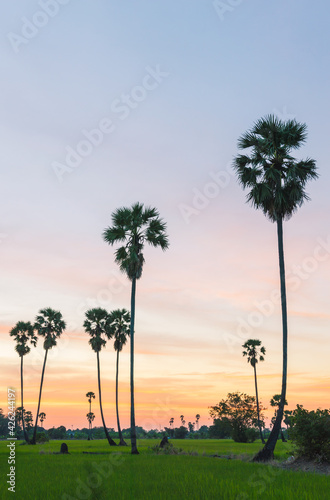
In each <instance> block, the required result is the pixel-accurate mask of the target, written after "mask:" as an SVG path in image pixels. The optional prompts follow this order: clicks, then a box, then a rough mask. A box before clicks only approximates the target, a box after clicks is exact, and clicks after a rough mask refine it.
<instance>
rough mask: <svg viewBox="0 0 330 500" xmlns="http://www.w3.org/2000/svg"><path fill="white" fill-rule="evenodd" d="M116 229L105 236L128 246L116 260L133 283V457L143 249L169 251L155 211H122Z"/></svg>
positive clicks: (116, 216)
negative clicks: (136, 326)
mask: <svg viewBox="0 0 330 500" xmlns="http://www.w3.org/2000/svg"><path fill="white" fill-rule="evenodd" d="M112 224H113V225H112V226H111V227H108V228H107V229H105V231H104V232H103V238H104V240H105V241H106V242H107V243H109V245H114V244H115V243H124V245H123V246H121V247H119V248H118V249H117V250H116V253H115V255H116V257H115V260H116V262H117V264H119V267H120V270H121V271H122V272H124V273H125V274H126V275H127V277H128V279H129V280H130V281H131V282H132V292H131V324H130V354H131V359H130V387H131V453H132V454H138V453H139V452H138V449H137V445H136V429H135V408H134V322H135V291H136V281H137V280H138V279H139V278H141V275H142V269H143V264H144V256H143V246H144V244H145V243H149V244H150V245H152V246H154V247H158V246H159V247H160V248H161V249H162V250H166V248H168V245H169V242H168V237H167V234H166V224H165V222H164V221H163V220H162V219H160V217H159V213H158V211H157V210H156V209H155V208H149V207H144V205H143V204H142V203H135V204H134V205H132V207H130V208H126V207H123V208H118V209H117V210H116V211H115V212H114V213H113V214H112Z"/></svg>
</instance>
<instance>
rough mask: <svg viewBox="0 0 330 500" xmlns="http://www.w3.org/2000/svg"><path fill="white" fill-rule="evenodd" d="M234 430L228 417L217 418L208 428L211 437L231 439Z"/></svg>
mask: <svg viewBox="0 0 330 500" xmlns="http://www.w3.org/2000/svg"><path fill="white" fill-rule="evenodd" d="M232 432H233V431H232V425H231V422H230V421H229V420H228V418H227V417H222V418H215V419H214V420H213V425H210V427H209V429H208V437H209V438H211V439H229V438H231V436H232Z"/></svg>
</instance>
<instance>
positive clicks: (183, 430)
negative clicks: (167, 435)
mask: <svg viewBox="0 0 330 500" xmlns="http://www.w3.org/2000/svg"><path fill="white" fill-rule="evenodd" d="M187 434H188V429H187V427H185V426H184V425H181V426H180V427H176V428H175V429H174V438H175V439H185V437H186V436H187Z"/></svg>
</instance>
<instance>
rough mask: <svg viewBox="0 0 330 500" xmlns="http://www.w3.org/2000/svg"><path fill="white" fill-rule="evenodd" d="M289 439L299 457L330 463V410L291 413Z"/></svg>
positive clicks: (298, 409)
mask: <svg viewBox="0 0 330 500" xmlns="http://www.w3.org/2000/svg"><path fill="white" fill-rule="evenodd" d="M291 439H292V441H293V443H294V445H295V449H296V453H297V455H298V456H299V457H304V458H307V459H309V460H318V461H322V462H324V461H325V462H330V410H320V409H318V410H316V411H314V410H313V411H308V410H305V409H304V408H303V407H302V406H301V405H297V409H296V410H294V412H293V417H292V431H291Z"/></svg>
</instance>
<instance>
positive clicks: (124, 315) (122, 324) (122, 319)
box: [110, 309, 131, 446]
mask: <svg viewBox="0 0 330 500" xmlns="http://www.w3.org/2000/svg"><path fill="white" fill-rule="evenodd" d="M130 322H131V316H130V313H129V312H128V311H127V310H126V309H115V310H114V311H112V312H111V313H110V324H111V333H112V335H113V337H114V339H115V342H114V349H115V351H116V352H117V360H116V414H117V427H118V434H119V440H120V441H119V445H120V446H127V443H126V442H125V440H124V438H123V434H122V432H121V428H120V422H119V410H118V372H119V353H120V352H121V350H122V349H123V347H124V345H125V344H126V342H127V339H128V337H129V334H130Z"/></svg>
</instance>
